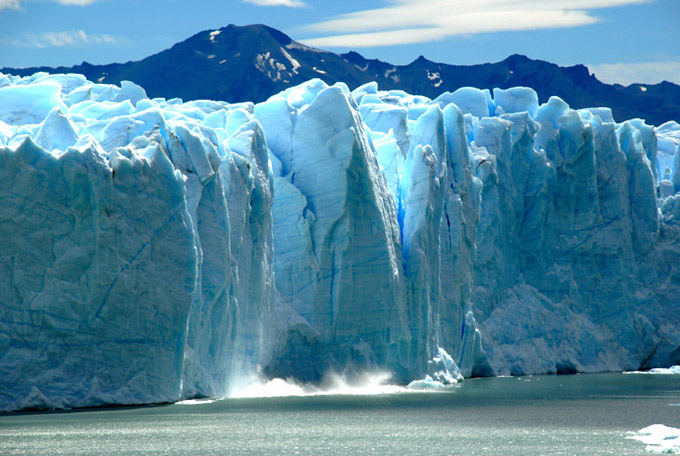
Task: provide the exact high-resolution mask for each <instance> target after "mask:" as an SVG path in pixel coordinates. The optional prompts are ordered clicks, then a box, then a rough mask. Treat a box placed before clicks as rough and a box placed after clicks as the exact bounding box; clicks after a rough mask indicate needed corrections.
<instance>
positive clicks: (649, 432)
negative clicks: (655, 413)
mask: <svg viewBox="0 0 680 456" xmlns="http://www.w3.org/2000/svg"><path fill="white" fill-rule="evenodd" d="M627 438H629V439H633V440H637V441H640V442H642V443H644V444H646V445H647V448H646V450H647V452H648V453H653V454H680V429H677V428H673V427H669V426H665V425H663V424H652V425H651V426H647V427H646V428H644V429H640V430H639V431H637V432H635V433H629V436H628V437H627Z"/></svg>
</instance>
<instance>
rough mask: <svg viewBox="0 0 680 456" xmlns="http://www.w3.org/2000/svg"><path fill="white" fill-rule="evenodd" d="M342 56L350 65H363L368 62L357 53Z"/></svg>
mask: <svg viewBox="0 0 680 456" xmlns="http://www.w3.org/2000/svg"><path fill="white" fill-rule="evenodd" d="M340 56H341V57H342V58H343V59H345V60H347V61H348V62H349V63H353V64H355V65H363V64H365V63H366V62H367V60H366V58H365V57H364V56H363V55H361V54H359V53H358V52H356V51H349V52H347V53H346V54H340Z"/></svg>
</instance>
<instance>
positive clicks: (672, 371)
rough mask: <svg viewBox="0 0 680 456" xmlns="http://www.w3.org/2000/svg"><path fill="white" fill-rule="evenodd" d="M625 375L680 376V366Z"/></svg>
mask: <svg viewBox="0 0 680 456" xmlns="http://www.w3.org/2000/svg"><path fill="white" fill-rule="evenodd" d="M624 374H642V375H680V366H671V367H655V368H654V369H649V370H647V371H633V372H624Z"/></svg>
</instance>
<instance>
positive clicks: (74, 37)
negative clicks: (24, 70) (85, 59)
mask: <svg viewBox="0 0 680 456" xmlns="http://www.w3.org/2000/svg"><path fill="white" fill-rule="evenodd" d="M121 42H123V41H122V40H120V39H118V38H116V37H114V36H112V35H107V34H104V33H98V34H93V35H88V34H87V33H86V32H85V31H83V30H69V31H66V32H46V33H39V34H37V35H28V34H25V35H24V36H23V37H22V38H16V37H15V38H11V39H0V44H5V45H9V46H13V47H33V48H50V47H64V46H80V45H87V44H118V43H121Z"/></svg>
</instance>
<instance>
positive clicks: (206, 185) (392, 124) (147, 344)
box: [0, 73, 680, 410]
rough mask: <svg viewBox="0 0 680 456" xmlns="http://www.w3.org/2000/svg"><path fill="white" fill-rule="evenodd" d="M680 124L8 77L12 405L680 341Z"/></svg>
mask: <svg viewBox="0 0 680 456" xmlns="http://www.w3.org/2000/svg"><path fill="white" fill-rule="evenodd" d="M678 131H680V126H679V125H678V124H675V123H669V124H665V125H664V126H663V128H662V129H661V130H655V129H654V128H653V127H651V126H648V125H646V124H645V123H644V122H643V121H641V120H632V121H629V122H624V123H621V124H618V123H615V122H614V120H613V118H612V116H611V111H610V110H608V109H606V108H596V109H590V110H580V111H574V110H572V109H570V108H569V107H568V106H567V105H566V104H565V103H564V102H563V101H562V100H560V99H559V98H555V97H553V98H551V99H550V100H549V101H548V102H547V103H546V104H543V105H541V106H539V104H538V98H537V96H536V93H535V92H534V91H533V90H531V89H528V88H514V89H508V90H494V92H493V96H492V94H491V93H490V92H489V91H486V90H477V89H472V88H465V89H460V90H458V91H456V92H455V93H445V94H443V95H441V96H440V97H439V98H437V99H435V100H430V99H428V98H425V97H422V96H414V95H409V94H407V93H405V92H402V91H398V90H392V91H388V92H385V91H379V90H378V87H377V85H376V84H367V85H364V86H362V87H359V88H357V89H356V90H354V91H353V92H350V91H349V90H348V88H347V87H346V86H345V85H344V84H341V83H338V84H336V85H334V86H330V87H329V86H327V85H326V84H325V83H323V82H322V81H320V80H312V81H309V82H307V83H305V84H302V85H300V86H298V87H294V88H291V89H288V90H286V91H284V92H282V93H280V94H278V95H275V96H273V97H272V98H270V99H269V100H268V101H266V102H264V103H260V104H257V105H253V104H252V103H242V104H227V103H224V102H213V101H192V102H187V103H183V102H182V101H181V100H178V99H172V100H165V99H153V100H150V99H148V98H147V97H146V94H145V92H144V90H143V89H142V88H141V87H139V86H137V85H135V84H133V83H130V82H123V83H122V85H121V87H116V86H111V85H103V84H94V83H92V82H89V81H86V80H85V79H84V78H83V77H82V76H79V75H48V74H45V73H38V74H35V75H33V76H31V77H26V78H18V77H14V76H10V75H0V200H1V201H2V205H1V206H0V239H2V249H0V284H2V286H0V410H16V409H22V408H31V407H32V408H54V407H79V406H95V405H101V404H139V403H151V402H171V401H178V400H181V399H190V398H194V397H203V396H221V395H225V394H228V393H229V388H230V387H231V386H233V385H235V384H236V383H238V381H239V380H242V379H243V378H248V377H249V376H252V375H254V374H255V373H260V374H262V375H265V376H266V377H269V378H273V377H283V378H287V377H294V378H296V379H298V380H299V381H303V382H308V381H315V380H319V379H321V378H322V377H323V376H324V375H325V374H327V373H329V372H338V373H342V374H344V375H349V376H351V375H352V373H361V372H364V371H371V370H373V371H376V370H384V371H389V372H391V373H392V374H393V375H394V379H395V380H396V381H398V382H400V383H402V384H407V383H409V382H411V381H414V380H415V381H419V380H422V379H425V382H429V381H430V380H428V378H429V379H431V381H432V382H435V381H436V382H439V383H442V384H444V383H451V382H455V381H457V380H459V379H461V378H462V377H469V376H473V375H494V374H496V375H501V374H520V373H525V374H531V373H550V372H576V371H604V370H609V371H612V370H616V371H620V370H635V369H645V368H651V367H659V366H668V365H671V364H677V363H678V361H679V359H680V350H679V348H680V329H679V328H680V312H678V303H679V302H680V244H679V241H680V223H679V220H680V195H679V194H678V191H679V190H680V173H679V172H677V170H678V168H680V166H679V165H678V161H679V157H680V154H679V153H678V150H677V143H676V142H674V141H675V138H677V137H678V135H677V134H676V133H677V132H678ZM658 138H663V141H661V139H658ZM657 141H658V142H659V143H663V147H664V149H663V151H664V152H663V154H664V156H663V157H662V158H663V159H661V157H660V153H657ZM673 146H675V147H676V149H675V150H672V148H673ZM428 376H429V377H428Z"/></svg>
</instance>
